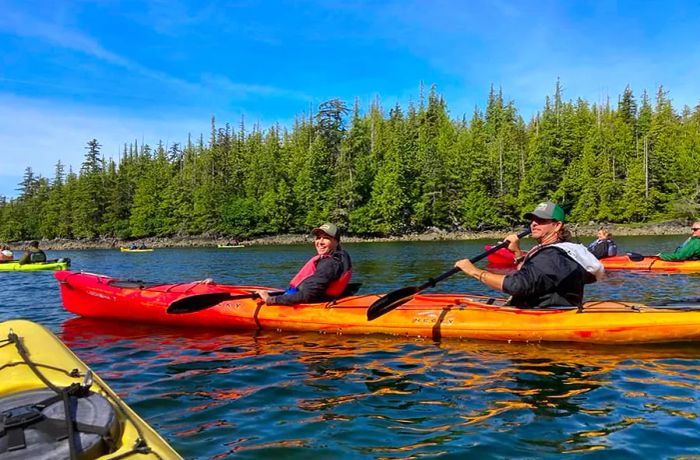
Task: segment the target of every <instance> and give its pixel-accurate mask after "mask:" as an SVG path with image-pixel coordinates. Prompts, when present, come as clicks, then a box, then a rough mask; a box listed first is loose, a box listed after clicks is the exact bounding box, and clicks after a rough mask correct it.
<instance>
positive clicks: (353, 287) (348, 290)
mask: <svg viewBox="0 0 700 460" xmlns="http://www.w3.org/2000/svg"><path fill="white" fill-rule="evenodd" d="M361 287H362V283H348V285H347V286H346V287H345V289H344V290H343V292H342V294H340V297H348V296H351V295H355V294H357V291H359V290H360V288H361Z"/></svg>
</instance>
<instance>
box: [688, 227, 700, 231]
mask: <svg viewBox="0 0 700 460" xmlns="http://www.w3.org/2000/svg"><path fill="white" fill-rule="evenodd" d="M690 229H691V230H692V231H694V232H697V231H698V230H700V227H690Z"/></svg>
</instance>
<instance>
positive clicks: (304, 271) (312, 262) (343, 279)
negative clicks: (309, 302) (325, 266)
mask: <svg viewBox="0 0 700 460" xmlns="http://www.w3.org/2000/svg"><path fill="white" fill-rule="evenodd" d="M323 257H330V256H329V255H326V254H324V255H321V254H319V255H316V256H314V257H312V258H311V259H309V261H308V262H306V263H305V264H304V266H303V267H301V270H299V272H298V273H297V274H296V275H294V278H292V280H291V281H290V282H289V285H290V286H291V287H292V288H294V289H296V288H297V287H298V286H299V285H300V284H301V283H302V281H304V280H305V279H306V278H308V277H309V276H311V275H313V274H314V273H316V263H317V262H318V261H319V260H320V259H321V258H323ZM351 276H352V269H350V270H347V271H345V272H343V274H342V275H340V278H338V279H337V280H335V281H332V282H331V283H330V284H329V285H328V287H327V288H326V291H325V292H324V294H325V295H327V296H329V297H339V296H340V295H341V294H342V293H343V291H344V290H345V288H346V287H347V286H348V283H349V282H350V277H351Z"/></svg>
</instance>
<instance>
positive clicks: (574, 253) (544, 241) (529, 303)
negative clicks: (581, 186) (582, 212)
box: [455, 201, 605, 308]
mask: <svg viewBox="0 0 700 460" xmlns="http://www.w3.org/2000/svg"><path fill="white" fill-rule="evenodd" d="M523 217H524V218H525V219H527V220H530V229H531V230H532V237H533V238H535V239H536V240H537V243H538V244H537V245H536V246H535V247H534V248H532V249H531V250H530V251H528V253H527V255H526V256H524V257H523V256H522V250H521V249H520V245H519V240H518V236H517V235H515V234H513V235H508V236H507V237H506V241H509V242H510V244H509V245H508V249H510V250H511V251H513V252H514V253H515V256H516V259H518V260H519V261H520V264H519V268H518V271H516V272H514V273H511V274H509V275H502V274H499V273H492V272H489V271H487V270H482V269H480V268H477V267H476V266H474V264H472V263H471V262H470V261H469V259H463V260H459V261H457V263H455V266H456V267H458V268H460V269H461V270H462V271H463V272H464V273H466V274H467V275H469V276H471V277H473V278H475V279H477V280H479V281H480V282H481V283H484V284H485V285H487V286H489V287H491V288H493V289H498V290H499V291H503V292H505V293H507V294H510V295H511V297H510V299H509V302H508V304H509V305H513V306H517V307H522V308H547V307H553V306H568V305H571V306H578V305H581V304H582V302H583V288H584V285H586V284H589V283H593V282H595V281H596V280H598V279H600V278H602V276H603V275H604V273H605V270H604V268H603V265H602V264H601V263H600V261H598V259H596V258H595V256H593V254H591V253H590V252H589V251H588V249H586V247H585V246H583V245H581V244H575V243H571V242H570V240H571V232H570V231H569V230H568V229H567V228H566V226H565V224H564V220H565V218H566V214H565V213H564V210H563V209H562V208H561V207H560V206H559V205H557V204H555V203H552V202H550V201H547V202H544V203H540V204H538V205H537V207H536V208H535V209H534V211H532V212H528V213H526V214H525V215H524V216H523Z"/></svg>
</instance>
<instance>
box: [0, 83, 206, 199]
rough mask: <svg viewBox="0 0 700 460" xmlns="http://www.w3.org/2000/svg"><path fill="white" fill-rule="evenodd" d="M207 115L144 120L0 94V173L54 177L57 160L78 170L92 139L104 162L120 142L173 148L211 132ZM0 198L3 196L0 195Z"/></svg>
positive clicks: (115, 113) (117, 149)
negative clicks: (28, 168)
mask: <svg viewBox="0 0 700 460" xmlns="http://www.w3.org/2000/svg"><path fill="white" fill-rule="evenodd" d="M209 117H210V115H207V114H201V117H200V116H199V115H198V114H194V115H192V116H182V115H178V114H172V117H171V118H169V117H161V118H142V117H137V116H133V115H131V114H124V113H119V112H117V111H114V110H110V109H109V108H95V107H90V106H81V105H58V103H55V102H51V103H50V102H45V101H37V100H32V99H28V98H21V97H16V96H12V95H1V94H0V119H2V120H4V123H2V124H0V146H2V147H0V148H1V149H2V154H1V155H0V175H2V176H8V177H17V176H22V175H23V173H24V171H25V169H26V168H27V167H31V168H32V170H33V171H34V172H35V174H41V175H42V176H44V177H49V178H50V177H52V176H53V173H54V169H55V165H56V163H57V162H58V161H59V160H60V161H61V162H62V163H63V164H64V165H66V169H67V167H68V166H72V167H73V170H74V171H77V170H78V169H79V168H80V165H81V164H82V162H83V159H84V157H85V145H86V144H87V142H88V141H89V140H91V139H93V138H95V139H97V140H98V141H99V142H100V144H101V145H102V153H103V154H104V156H105V158H109V157H114V158H116V157H118V155H119V153H120V152H121V151H122V148H123V145H124V143H131V142H133V141H134V140H136V141H138V143H139V144H142V143H144V142H145V143H147V144H150V145H151V146H153V145H156V144H157V143H158V141H159V140H162V141H163V143H165V144H170V145H172V144H173V143H175V142H179V143H181V144H182V143H184V142H186V141H187V135H188V133H190V132H191V133H192V136H193V138H196V137H198V136H199V134H200V133H205V136H206V135H207V133H208V132H209V129H210V128H209V124H208V123H209ZM0 194H1V193H0Z"/></svg>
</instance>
